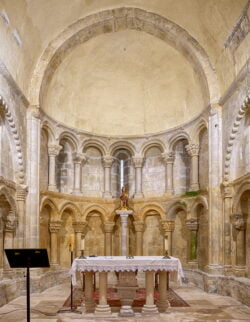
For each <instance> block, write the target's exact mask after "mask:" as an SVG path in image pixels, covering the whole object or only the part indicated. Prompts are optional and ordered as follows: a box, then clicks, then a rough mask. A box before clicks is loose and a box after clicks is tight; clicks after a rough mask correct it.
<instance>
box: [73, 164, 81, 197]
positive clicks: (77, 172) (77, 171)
mask: <svg viewBox="0 0 250 322" xmlns="http://www.w3.org/2000/svg"><path fill="white" fill-rule="evenodd" d="M80 192H81V163H79V162H75V163H74V194H78V193H80Z"/></svg>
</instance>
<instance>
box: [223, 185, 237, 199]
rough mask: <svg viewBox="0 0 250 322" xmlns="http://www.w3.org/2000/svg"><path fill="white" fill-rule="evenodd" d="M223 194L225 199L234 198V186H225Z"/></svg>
mask: <svg viewBox="0 0 250 322" xmlns="http://www.w3.org/2000/svg"><path fill="white" fill-rule="evenodd" d="M222 193H223V196H224V198H233V193H234V189H233V187H232V185H229V184H223V186H222Z"/></svg>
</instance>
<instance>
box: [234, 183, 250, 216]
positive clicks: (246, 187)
mask: <svg viewBox="0 0 250 322" xmlns="http://www.w3.org/2000/svg"><path fill="white" fill-rule="evenodd" d="M247 190H250V179H248V180H246V181H245V182H243V183H242V184H241V185H240V186H239V188H238V189H237V190H236V191H235V193H234V197H233V203H232V204H233V205H232V211H233V213H240V212H241V209H240V199H241V196H242V194H243V193H244V192H245V191H247Z"/></svg>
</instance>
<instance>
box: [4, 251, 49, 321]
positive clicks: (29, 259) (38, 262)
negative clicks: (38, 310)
mask: <svg viewBox="0 0 250 322" xmlns="http://www.w3.org/2000/svg"><path fill="white" fill-rule="evenodd" d="M5 253H6V256H7V259H8V262H9V264H10V267H12V268H26V269H27V275H26V292H27V293H26V300H27V322H30V268H33V267H50V265H49V258H48V253H47V249H36V248H32V249H5Z"/></svg>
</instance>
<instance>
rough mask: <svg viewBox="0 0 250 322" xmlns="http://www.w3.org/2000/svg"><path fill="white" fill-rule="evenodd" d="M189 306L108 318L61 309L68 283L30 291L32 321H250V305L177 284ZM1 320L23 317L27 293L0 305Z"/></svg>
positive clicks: (66, 293) (67, 293)
mask: <svg viewBox="0 0 250 322" xmlns="http://www.w3.org/2000/svg"><path fill="white" fill-rule="evenodd" d="M175 291H176V293H178V294H179V295H180V296H181V297H182V298H183V299H184V300H185V301H186V302H187V303H188V304H189V305H190V307H183V308H170V309H169V313H165V314H159V315H157V316H152V317H147V316H141V314H136V316H135V317H133V318H121V317H118V314H117V313H113V314H112V316H111V317H110V318H101V317H99V318H96V317H95V316H94V314H79V313H60V314H58V313H57V311H58V310H59V309H60V308H61V306H62V304H63V302H64V301H65V299H66V297H67V296H68V295H69V285H68V284H62V285H58V286H55V287H52V288H50V289H48V290H46V291H44V292H43V293H39V294H38V293H35V294H34V293H33V294H32V295H31V308H32V312H31V322H46V321H49V322H69V321H71V320H74V322H77V321H84V322H87V321H92V322H93V321H102V322H105V321H114V320H116V321H143V322H156V321H173V322H177V321H220V322H229V321H250V307H247V306H245V305H242V304H241V303H240V302H238V301H236V300H234V299H233V298H231V297H225V296H220V295H215V294H207V293H205V292H203V291H202V290H200V289H198V288H195V287H186V286H185V287H180V288H178V289H176V290H175ZM0 321H2V322H6V321H10V322H14V321H16V322H22V321H26V297H25V296H21V297H19V298H17V299H15V300H13V301H12V302H10V303H9V304H7V305H5V306H3V307H1V308H0Z"/></svg>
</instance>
